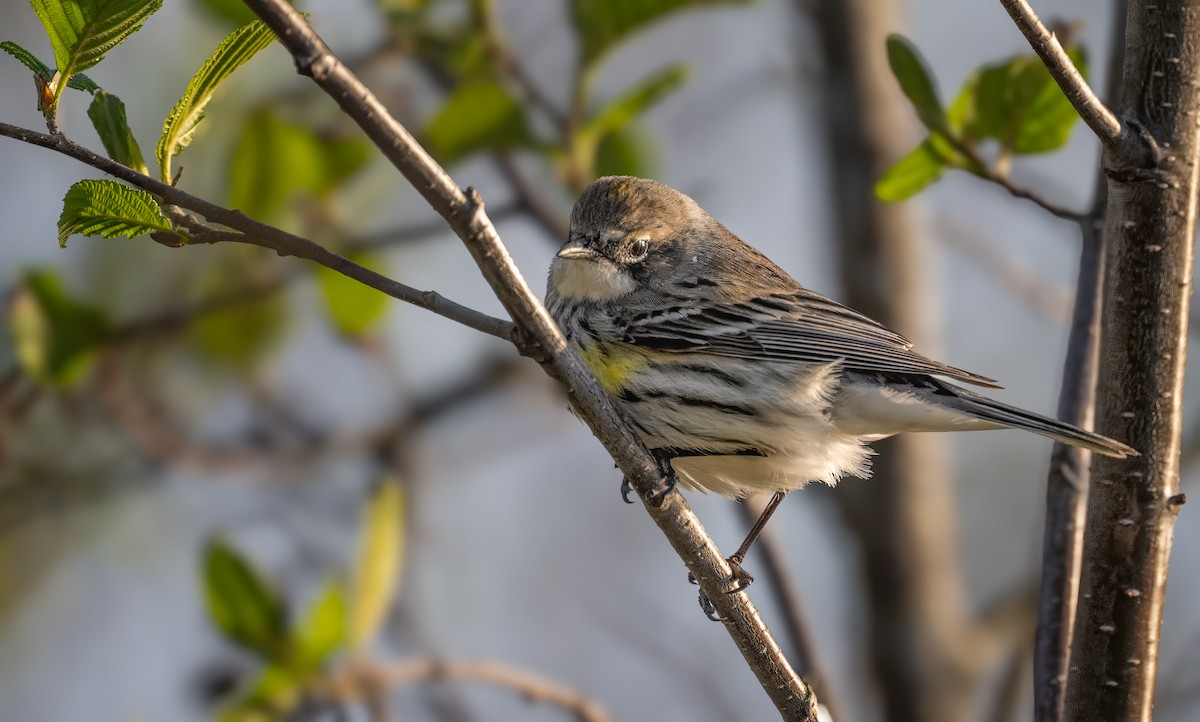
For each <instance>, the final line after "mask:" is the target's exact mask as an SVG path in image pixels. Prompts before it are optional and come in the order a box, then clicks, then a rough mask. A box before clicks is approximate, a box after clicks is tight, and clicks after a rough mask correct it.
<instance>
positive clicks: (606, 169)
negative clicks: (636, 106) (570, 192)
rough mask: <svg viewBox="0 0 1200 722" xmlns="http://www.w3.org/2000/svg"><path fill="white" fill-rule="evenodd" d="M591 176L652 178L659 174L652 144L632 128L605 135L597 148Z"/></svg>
mask: <svg viewBox="0 0 1200 722" xmlns="http://www.w3.org/2000/svg"><path fill="white" fill-rule="evenodd" d="M594 174H595V176H596V177H600V176H606V175H631V176H637V177H639V178H653V177H654V176H656V175H658V172H657V170H656V158H655V157H654V145H653V143H652V141H651V140H650V138H649V137H648V136H647V135H646V133H645V132H644V131H642V130H640V129H639V128H638V127H636V126H634V125H626V126H624V127H623V128H619V129H617V130H614V131H613V132H611V133H607V134H605V135H604V136H602V137H601V138H600V142H599V143H598V144H597V145H596V163H595V168H594Z"/></svg>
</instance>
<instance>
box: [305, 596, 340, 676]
mask: <svg viewBox="0 0 1200 722" xmlns="http://www.w3.org/2000/svg"><path fill="white" fill-rule="evenodd" d="M345 643H346V597H345V594H344V593H343V592H342V586H341V585H340V584H338V583H337V582H333V581H331V582H329V583H327V584H326V585H325V587H324V588H323V589H322V590H321V594H320V596H318V597H317V600H316V602H314V603H313V605H312V607H310V608H309V610H308V613H307V614H306V615H305V617H304V619H303V620H302V621H301V622H300V626H299V628H298V629H297V630H296V635H295V642H294V646H295V649H296V653H297V654H298V655H299V664H300V666H301V670H302V671H303V672H306V673H308V672H315V671H317V670H319V669H321V667H322V666H323V665H324V664H325V661H326V660H327V659H328V658H329V656H330V655H332V654H333V653H334V652H336V651H337V650H338V649H340V648H341V646H342V645H343V644H345Z"/></svg>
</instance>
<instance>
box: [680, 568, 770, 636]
mask: <svg viewBox="0 0 1200 722" xmlns="http://www.w3.org/2000/svg"><path fill="white" fill-rule="evenodd" d="M725 561H726V562H727V563H728V564H729V571H730V574H729V584H730V585H731V587H730V588H729V589H726V590H725V593H726V594H737V593H738V592H740V591H743V590H744V589H745V588H746V587H748V586H750V585H751V584H752V583H753V582H754V577H753V576H751V575H750V572H747V571H746V570H745V569H742V560H741V559H738V558H737V557H736V556H732V557H729V558H728V559H726V560H725ZM687 578H688V584H699V582H697V581H696V577H695V575H693V574H692V573H691V572H688V577H687ZM700 609H701V610H703V611H704V616H706V617H708V618H709V619H711V620H712V621H714V622H719V621H721V615H719V614H717V607H716V605H715V604H713V603H712V600H711V599H709V598H708V595H707V594H705V593H704V592H700Z"/></svg>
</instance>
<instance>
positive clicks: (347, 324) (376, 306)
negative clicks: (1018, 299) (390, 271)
mask: <svg viewBox="0 0 1200 722" xmlns="http://www.w3.org/2000/svg"><path fill="white" fill-rule="evenodd" d="M347 257H348V258H349V259H350V260H351V261H354V262H355V263H357V264H358V265H360V266H364V267H366V268H369V269H371V270H372V271H377V272H379V273H383V274H386V273H387V267H386V265H385V264H384V263H383V261H382V260H381V259H380V258H379V257H378V256H376V255H374V254H370V253H362V252H359V253H352V254H349V255H348V256H347ZM317 283H318V284H319V285H320V288H321V298H322V299H323V300H324V301H325V311H326V315H327V316H328V317H329V322H330V323H331V324H332V325H333V327H334V329H336V330H337V332H338V333H340V334H342V335H343V336H346V337H348V338H357V337H359V336H362V335H363V334H365V333H366V332H367V331H369V330H370V329H371V328H372V327H373V326H375V325H376V324H377V323H379V321H380V320H381V319H382V318H383V316H384V312H385V311H387V304H388V297H387V296H385V295H384V294H382V293H380V292H379V291H376V290H375V289H373V288H371V287H369V286H364V285H363V284H361V283H359V282H358V281H355V280H353V279H351V278H349V277H347V276H343V275H342V274H340V273H338V272H337V271H332V270H330V269H328V268H325V267H324V266H322V267H321V268H318V269H317Z"/></svg>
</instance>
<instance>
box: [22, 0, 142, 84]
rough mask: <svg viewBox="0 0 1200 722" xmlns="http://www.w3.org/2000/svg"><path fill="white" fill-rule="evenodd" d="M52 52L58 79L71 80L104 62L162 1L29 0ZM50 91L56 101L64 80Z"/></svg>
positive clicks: (58, 82)
mask: <svg viewBox="0 0 1200 722" xmlns="http://www.w3.org/2000/svg"><path fill="white" fill-rule="evenodd" d="M31 2H32V4H33V10H34V12H36V13H37V16H38V18H39V19H40V20H41V21H42V25H43V26H45V28H46V34H47V35H48V36H49V37H50V46H51V47H52V48H53V49H54V60H55V62H56V63H57V64H58V76H57V77H59V78H66V79H68V80H69V79H70V78H71V77H72V76H74V75H75V74H76V73H79V72H80V71H83V70H87V69H88V68H90V67H92V66H93V65H95V64H96V63H99V62H100V61H101V60H103V59H104V56H105V55H106V54H107V53H108V52H109V51H110V50H112V49H113V48H115V47H116V46H117V45H119V44H121V42H123V41H124V40H125V39H126V38H128V37H129V36H130V35H131V34H133V33H134V32H136V31H137V30H138V28H140V27H141V26H142V23H144V22H146V18H148V17H150V15H151V14H153V13H154V12H155V11H156V10H158V9H159V8H160V7H162V0H31ZM56 86H57V87H55V88H53V91H54V97H55V99H56V100H57V98H58V96H59V95H61V94H62V87H63V81H62V80H61V79H60V80H58V81H56Z"/></svg>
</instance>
